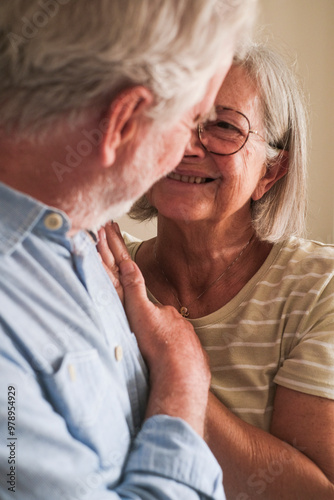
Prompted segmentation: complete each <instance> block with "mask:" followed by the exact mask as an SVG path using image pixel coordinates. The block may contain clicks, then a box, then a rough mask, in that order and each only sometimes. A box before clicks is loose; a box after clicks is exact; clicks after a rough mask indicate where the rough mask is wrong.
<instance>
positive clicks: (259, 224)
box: [100, 45, 334, 500]
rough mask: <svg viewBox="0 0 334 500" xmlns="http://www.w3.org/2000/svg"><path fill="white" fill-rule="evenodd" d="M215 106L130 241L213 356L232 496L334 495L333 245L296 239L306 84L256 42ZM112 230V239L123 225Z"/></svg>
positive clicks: (148, 199) (217, 440) (211, 420)
mask: <svg viewBox="0 0 334 500" xmlns="http://www.w3.org/2000/svg"><path fill="white" fill-rule="evenodd" d="M215 104H216V117H215V119H213V120H211V121H207V122H205V123H200V124H199V125H198V130H197V132H196V133H195V132H194V134H193V137H192V141H191V143H190V144H189V146H188V148H187V150H186V152H185V156H184V158H183V160H182V162H181V163H180V164H179V166H178V167H177V168H176V169H175V170H174V171H173V172H172V173H171V174H170V175H168V176H167V177H166V178H164V179H162V180H161V181H159V182H158V183H157V184H155V185H154V186H153V187H152V188H151V190H150V191H149V192H148V193H147V194H146V196H145V197H144V198H143V199H141V200H139V202H137V204H136V205H135V206H134V207H133V209H132V212H131V216H132V217H135V218H137V219H141V220H144V219H147V218H150V217H152V216H155V215H157V218H158V233H157V237H156V238H153V239H151V240H149V241H145V242H140V241H138V240H136V239H134V238H130V237H129V236H128V235H125V239H126V243H127V246H128V249H129V252H130V255H131V257H132V258H133V259H134V260H135V261H136V263H137V264H138V266H139V268H140V269H141V271H142V273H143V276H144V278H145V281H146V286H147V291H148V295H149V297H150V298H151V300H152V301H154V302H156V303H161V304H165V305H166V304H167V305H171V306H174V307H175V308H177V309H178V310H179V311H180V313H181V314H182V315H183V316H185V317H187V318H188V320H189V321H190V322H191V323H192V325H193V326H194V328H195V330H196V332H197V334H198V336H199V338H200V340H201V343H202V345H203V347H204V349H205V350H206V352H207V354H208V356H209V359H210V367H211V372H212V384H211V392H210V397H209V406H208V415H207V441H208V444H209V446H210V447H211V448H212V450H213V451H214V453H215V454H216V456H217V458H218V460H219V461H220V464H221V466H222V468H223V472H224V485H225V489H226V492H227V497H228V498H229V499H237V500H247V499H254V498H262V499H270V500H275V499H279V498H280V499H284V500H289V499H294V500H295V499H298V500H299V499H303V500H307V499H317V500H318V499H319V500H320V499H321V500H325V499H326V500H327V499H328V500H329V499H333V498H334V485H333V483H334V425H333V422H334V402H333V399H334V369H333V366H334V347H333V345H334V270H333V265H334V248H333V247H332V246H330V245H324V244H321V243H318V242H314V241H307V240H305V239H302V238H301V234H302V232H303V229H304V214H305V196H306V194H305V176H306V175H305V169H306V152H305V143H306V140H305V137H306V121H305V116H304V111H303V106H302V103H301V99H300V96H299V92H298V87H297V85H296V82H295V80H294V77H293V76H292V75H291V73H290V70H289V69H288V68H287V66H286V65H285V63H284V62H283V61H282V60H281V59H280V58H279V57H278V56H277V55H276V54H275V53H273V52H271V51H270V50H268V49H266V48H264V47H261V46H257V45H254V46H251V47H250V49H249V50H248V52H247V54H246V55H245V57H243V58H242V59H236V60H235V61H234V64H233V66H232V68H231V70H230V72H229V74H228V76H227V78H226V80H225V82H224V83H223V85H222V87H221V89H220V91H219V93H218V95H217V98H216V103H215ZM101 235H102V236H103V235H104V236H105V234H104V233H103V232H102V234H101ZM106 235H107V241H109V243H110V246H111V248H115V243H114V242H113V241H114V238H115V228H113V227H112V226H108V227H106ZM105 241H106V240H105V239H103V238H102V239H101V242H100V251H101V254H102V257H103V258H104V260H105V262H106V263H107V264H108V263H110V259H111V258H110V255H109V254H108V248H107V245H106V243H105ZM117 245H119V243H117ZM117 245H116V246H117ZM116 253H117V251H116ZM111 260H112V259H111ZM189 355H190V356H191V353H189Z"/></svg>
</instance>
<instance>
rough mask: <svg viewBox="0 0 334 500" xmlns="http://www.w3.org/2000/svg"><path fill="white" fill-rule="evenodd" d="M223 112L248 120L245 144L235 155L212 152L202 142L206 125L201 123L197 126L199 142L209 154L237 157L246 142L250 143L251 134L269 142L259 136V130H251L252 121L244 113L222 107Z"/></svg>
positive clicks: (234, 152)
mask: <svg viewBox="0 0 334 500" xmlns="http://www.w3.org/2000/svg"><path fill="white" fill-rule="evenodd" d="M221 109H222V110H225V109H227V110H228V111H234V112H235V113H238V114H239V115H241V116H243V117H244V118H246V120H247V123H248V134H247V136H246V139H245V142H244V143H243V145H242V146H240V148H238V149H237V150H236V151H233V153H215V152H214V151H210V150H209V149H208V148H207V147H206V146H205V145H204V144H203V142H202V139H201V132H203V129H204V125H205V123H199V124H198V125H197V135H198V139H199V142H200V143H201V145H202V147H203V148H204V149H205V150H206V151H207V152H208V153H212V154H214V155H218V156H231V155H235V154H236V153H238V152H239V151H240V150H241V149H242V148H243V147H244V146H245V144H246V142H247V141H248V139H249V136H250V134H256V135H257V136H258V137H260V139H262V140H263V141H264V142H267V141H266V140H265V138H264V137H262V135H260V134H259V132H258V131H257V130H252V129H251V124H250V121H249V119H248V118H247V116H246V115H245V114H244V113H242V112H241V111H238V110H237V109H234V108H227V107H225V106H222V107H221Z"/></svg>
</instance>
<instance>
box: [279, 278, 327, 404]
mask: <svg viewBox="0 0 334 500" xmlns="http://www.w3.org/2000/svg"><path fill="white" fill-rule="evenodd" d="M311 293H312V290H311V291H310V294H311ZM313 296H314V299H313V301H312V304H308V307H307V309H306V310H305V312H304V317H303V321H302V329H301V331H300V332H298V333H296V336H295V339H294V341H293V344H292V346H291V349H290V351H289V352H288V353H284V357H285V360H284V362H283V364H282V366H281V367H280V369H279V370H278V372H277V375H276V377H275V379H274V382H275V383H276V384H278V385H282V386H284V387H287V388H288V389H293V390H296V391H299V392H304V393H306V394H311V395H314V396H320V397H323V398H328V399H334V279H333V278H331V279H330V280H329V282H328V283H327V284H326V286H324V287H323V290H321V291H319V292H318V293H316V294H315V293H314V295H313Z"/></svg>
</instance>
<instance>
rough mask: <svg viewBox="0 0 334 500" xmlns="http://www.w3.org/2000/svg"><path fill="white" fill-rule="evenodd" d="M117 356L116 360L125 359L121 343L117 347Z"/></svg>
mask: <svg viewBox="0 0 334 500" xmlns="http://www.w3.org/2000/svg"><path fill="white" fill-rule="evenodd" d="M115 358H116V361H122V359H123V349H122V346H121V345H118V346H116V347H115Z"/></svg>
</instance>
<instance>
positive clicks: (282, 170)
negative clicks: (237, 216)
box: [252, 150, 289, 201]
mask: <svg viewBox="0 0 334 500" xmlns="http://www.w3.org/2000/svg"><path fill="white" fill-rule="evenodd" d="M288 168H289V152H288V151H284V150H282V151H280V153H279V156H278V158H277V159H276V160H274V161H273V163H271V164H270V165H269V166H267V167H266V173H265V174H264V176H263V177H261V179H260V180H259V182H258V184H257V186H256V188H255V189H254V191H253V194H252V200H253V201H257V200H260V199H261V198H262V196H263V195H264V194H265V193H266V192H267V191H269V189H270V188H271V187H272V186H273V185H274V184H275V183H276V182H277V181H278V180H279V179H281V178H282V177H284V175H286V173H287V172H288Z"/></svg>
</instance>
